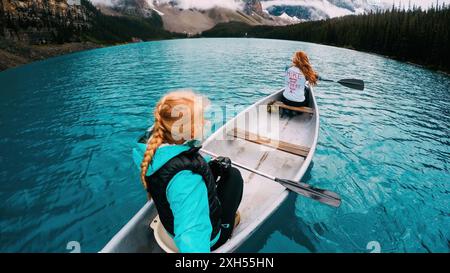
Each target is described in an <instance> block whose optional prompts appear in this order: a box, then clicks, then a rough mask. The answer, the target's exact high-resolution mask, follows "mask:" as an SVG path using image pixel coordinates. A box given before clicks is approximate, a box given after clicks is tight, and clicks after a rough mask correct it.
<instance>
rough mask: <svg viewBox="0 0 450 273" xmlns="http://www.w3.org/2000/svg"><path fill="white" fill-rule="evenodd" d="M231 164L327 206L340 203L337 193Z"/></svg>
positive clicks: (334, 205)
mask: <svg viewBox="0 0 450 273" xmlns="http://www.w3.org/2000/svg"><path fill="white" fill-rule="evenodd" d="M201 151H202V152H204V153H205V154H208V155H210V156H212V157H214V158H215V157H218V156H217V155H216V154H214V153H212V152H210V151H206V150H204V149H201ZM231 164H233V165H234V166H236V167H239V168H242V169H244V170H247V171H249V172H252V173H255V174H257V175H260V176H262V177H265V178H267V179H270V180H273V181H275V182H277V183H280V184H281V185H283V186H284V187H285V188H287V189H289V190H291V191H293V192H295V193H298V194H300V195H303V196H305V197H308V198H311V199H314V200H316V201H319V202H321V203H323V204H327V205H329V206H332V207H339V206H340V205H341V198H340V197H339V195H337V194H336V193H334V192H331V191H328V190H323V189H318V188H315V187H312V186H311V185H308V184H305V183H302V182H295V181H292V180H288V179H282V178H278V177H274V176H271V175H268V174H265V173H263V172H260V171H258V170H254V169H252V168H249V167H247V166H244V165H242V164H239V163H236V162H231Z"/></svg>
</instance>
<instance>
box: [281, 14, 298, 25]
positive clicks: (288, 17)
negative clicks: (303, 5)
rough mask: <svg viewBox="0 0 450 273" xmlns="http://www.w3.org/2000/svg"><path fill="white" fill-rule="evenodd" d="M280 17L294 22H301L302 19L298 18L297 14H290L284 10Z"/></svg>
mask: <svg viewBox="0 0 450 273" xmlns="http://www.w3.org/2000/svg"><path fill="white" fill-rule="evenodd" d="M278 17H279V18H281V19H283V20H286V21H289V22H292V23H294V24H295V23H300V22H301V21H302V20H300V19H298V18H297V16H293V17H292V16H289V15H287V13H286V12H283V13H282V14H281V15H280V16H278Z"/></svg>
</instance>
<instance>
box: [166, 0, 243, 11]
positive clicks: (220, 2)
mask: <svg viewBox="0 0 450 273" xmlns="http://www.w3.org/2000/svg"><path fill="white" fill-rule="evenodd" d="M169 1H170V0H159V1H158V2H160V3H167V2H169ZM176 2H177V6H178V7H179V8H181V9H190V8H196V9H203V10H206V9H211V8H214V7H222V8H228V9H241V8H242V3H243V1H241V0H176Z"/></svg>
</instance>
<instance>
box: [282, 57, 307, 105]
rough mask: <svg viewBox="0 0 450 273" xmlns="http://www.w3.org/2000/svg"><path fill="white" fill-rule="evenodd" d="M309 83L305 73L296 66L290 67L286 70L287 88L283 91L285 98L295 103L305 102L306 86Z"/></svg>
mask: <svg viewBox="0 0 450 273" xmlns="http://www.w3.org/2000/svg"><path fill="white" fill-rule="evenodd" d="M307 85H308V82H307V81H306V79H305V76H303V73H302V72H301V71H300V69H298V67H296V66H292V67H290V68H289V69H288V70H286V79H285V87H284V91H283V96H284V97H285V98H286V99H288V100H290V101H295V102H304V101H305V86H307Z"/></svg>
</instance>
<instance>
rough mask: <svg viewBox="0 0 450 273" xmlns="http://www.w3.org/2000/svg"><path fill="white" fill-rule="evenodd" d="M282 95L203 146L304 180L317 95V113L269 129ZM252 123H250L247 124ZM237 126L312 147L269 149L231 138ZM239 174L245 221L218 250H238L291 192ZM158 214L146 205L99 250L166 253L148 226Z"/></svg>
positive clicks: (272, 172)
mask: <svg viewBox="0 0 450 273" xmlns="http://www.w3.org/2000/svg"><path fill="white" fill-rule="evenodd" d="M281 93H282V90H280V91H278V92H276V93H274V94H272V95H270V96H268V97H265V98H263V99H262V100H260V101H258V102H257V103H255V104H253V105H251V106H250V107H248V108H247V109H246V110H244V111H243V112H241V113H240V114H238V115H237V116H236V117H235V118H233V119H232V120H230V121H229V122H227V124H225V125H224V126H222V127H221V128H220V129H218V130H217V131H216V132H215V133H214V134H212V135H211V136H210V137H209V138H208V139H207V140H206V141H205V142H204V143H203V149H205V150H208V151H211V152H213V153H215V154H218V155H221V156H228V157H230V158H231V160H232V161H234V162H237V163H240V164H243V165H245V166H247V167H250V168H253V169H257V170H259V171H261V172H264V173H267V174H270V175H272V176H276V177H280V178H286V179H291V180H294V181H300V180H301V178H302V177H303V175H304V174H305V172H306V171H307V169H308V167H309V165H310V163H311V161H312V158H313V156H314V152H315V150H316V146H317V139H318V135H319V111H318V108H317V103H316V100H315V96H314V91H313V90H311V92H310V95H311V96H310V107H311V108H312V109H313V110H314V113H313V114H307V113H303V114H301V115H297V116H294V117H291V118H288V117H285V118H281V119H279V121H278V122H275V124H276V128H275V127H274V126H273V124H274V123H273V122H272V123H270V124H272V125H269V127H272V129H270V128H269V127H268V125H267V124H269V123H268V122H267V120H268V119H271V118H273V117H274V116H278V115H276V114H274V113H272V114H268V113H267V111H266V108H265V105H267V104H268V103H269V102H271V101H274V100H279V98H280V96H281ZM255 114H256V116H255ZM249 120H251V122H248V121H249ZM255 120H258V121H257V122H256V121H255ZM244 121H247V122H244ZM233 128H240V129H242V130H245V131H247V132H250V133H252V134H258V135H260V136H261V135H263V136H264V137H270V138H271V139H274V140H280V141H282V142H288V143H290V144H294V145H299V146H302V147H308V148H309V152H308V153H307V155H306V156H298V155H295V154H292V153H288V152H285V151H282V150H279V149H276V148H273V147H269V146H267V145H260V144H257V143H255V142H251V141H248V140H245V139H240V138H234V137H230V136H229V135H227V133H229V132H230V130H231V129H233ZM225 137H228V138H225ZM240 171H241V174H242V176H243V178H244V194H243V198H242V202H241V205H240V207H239V212H240V214H241V222H240V224H239V225H238V226H237V227H236V229H235V230H234V232H233V236H232V238H231V239H230V240H228V242H226V243H225V244H224V245H222V246H221V247H219V248H218V249H217V250H216V251H214V252H233V251H235V250H236V249H237V248H238V247H239V246H240V245H241V244H242V243H243V242H245V241H246V239H247V238H249V237H250V236H251V235H252V234H253V232H255V231H256V230H257V228H258V227H259V226H260V225H261V224H262V223H263V222H264V220H266V219H267V218H268V217H269V216H270V215H271V214H273V213H274V212H275V211H276V209H277V208H278V207H279V206H280V205H281V204H282V203H283V201H284V200H285V199H286V197H287V196H288V193H289V192H288V190H286V189H285V188H284V187H283V186H281V185H279V184H278V183H276V182H273V181H271V180H268V179H267V178H263V177H261V176H258V175H256V174H253V173H250V172H248V171H245V170H242V169H240ZM156 215H157V213H156V209H155V207H154V205H153V202H151V201H149V202H147V203H146V204H145V205H144V207H142V208H141V209H140V210H139V212H138V213H137V214H136V215H135V216H134V217H133V218H132V219H131V220H130V221H129V222H128V223H127V224H126V225H125V226H124V227H123V228H122V229H121V230H120V231H119V232H118V233H117V234H116V235H115V236H114V237H113V238H112V239H111V241H110V242H109V243H108V244H107V245H106V246H105V247H104V248H103V249H102V250H101V251H100V252H107V253H108V252H163V251H162V249H161V248H160V247H159V246H158V244H157V243H156V241H155V239H154V236H153V232H152V230H151V229H150V228H149V222H150V221H151V220H152V219H153V218H154V217H155V216H156Z"/></svg>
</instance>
